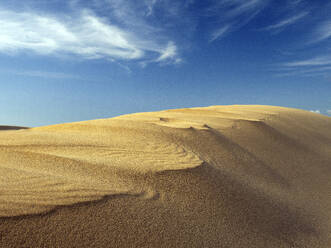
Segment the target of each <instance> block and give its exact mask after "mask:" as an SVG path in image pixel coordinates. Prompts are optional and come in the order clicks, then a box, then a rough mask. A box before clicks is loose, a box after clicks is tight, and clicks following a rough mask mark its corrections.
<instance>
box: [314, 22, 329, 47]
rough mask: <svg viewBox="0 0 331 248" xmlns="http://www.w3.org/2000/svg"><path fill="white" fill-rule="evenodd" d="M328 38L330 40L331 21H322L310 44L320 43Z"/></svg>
mask: <svg viewBox="0 0 331 248" xmlns="http://www.w3.org/2000/svg"><path fill="white" fill-rule="evenodd" d="M316 37H317V38H316ZM329 38H331V20H328V21H324V22H323V23H321V24H320V25H319V26H318V27H317V29H316V31H315V33H314V38H313V40H312V43H315V42H321V41H324V40H327V39H329Z"/></svg>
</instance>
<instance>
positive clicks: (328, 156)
mask: <svg viewBox="0 0 331 248" xmlns="http://www.w3.org/2000/svg"><path fill="white" fill-rule="evenodd" d="M330 178H331V118H330V117H327V116H323V115H319V114H316V113H311V112H307V111H303V110H297V109H290V108H283V107H273V106H258V105H256V106H253V105H249V106H244V105H234V106H210V107H204V108H191V109H176V110H166V111H160V112H152V113H137V114H130V115H124V116H119V117H115V118H111V119H99V120H92V121H83V122H76V123H68V124H59V125H53V126H45V127H38V128H30V129H22V130H17V131H14V130H10V131H8V130H2V131H0V186H1V187H0V246H1V247H271V248H272V247H275V248H276V247H277V248H278V247H307V248H308V247H309V248H314V247H318V248H323V247H325V248H327V247H330V246H331V235H330V233H331V207H330V206H331V195H330V192H331V180H330Z"/></svg>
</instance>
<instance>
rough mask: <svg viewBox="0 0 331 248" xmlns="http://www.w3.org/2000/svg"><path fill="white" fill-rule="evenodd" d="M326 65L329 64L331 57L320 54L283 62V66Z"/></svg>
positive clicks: (330, 63)
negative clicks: (305, 58)
mask: <svg viewBox="0 0 331 248" xmlns="http://www.w3.org/2000/svg"><path fill="white" fill-rule="evenodd" d="M327 65H331V57H328V56H320V57H315V58H312V59H307V60H297V61H293V62H287V63H284V64H283V66H285V67H302V66H327Z"/></svg>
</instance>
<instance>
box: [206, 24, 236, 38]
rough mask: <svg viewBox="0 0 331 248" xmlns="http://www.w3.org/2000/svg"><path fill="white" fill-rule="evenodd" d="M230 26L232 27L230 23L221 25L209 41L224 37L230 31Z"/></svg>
mask: <svg viewBox="0 0 331 248" xmlns="http://www.w3.org/2000/svg"><path fill="white" fill-rule="evenodd" d="M230 27H231V26H230V24H228V25H225V26H224V27H221V28H219V29H217V30H215V31H214V32H213V33H212V34H211V37H210V40H209V42H213V41H215V40H217V39H220V38H222V37H223V36H225V35H226V33H227V32H228V31H229V29H230Z"/></svg>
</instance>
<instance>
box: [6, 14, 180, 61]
mask: <svg viewBox="0 0 331 248" xmlns="http://www.w3.org/2000/svg"><path fill="white" fill-rule="evenodd" d="M168 44H169V41H168V42H165V41H164V40H161V39H160V40H157V39H153V38H149V39H148V38H146V37H144V36H143V35H139V34H137V33H135V32H133V31H130V30H127V29H125V28H121V27H119V26H118V25H115V24H113V23H110V22H109V21H107V19H105V18H101V17H98V16H96V15H95V14H94V13H93V12H92V11H87V10H83V11H81V12H80V13H79V14H78V16H77V17H75V18H73V17H72V16H69V15H68V16H65V18H61V19H60V18H59V17H55V16H52V15H40V14H37V13H32V12H15V11H10V10H0V52H2V53H9V54H13V53H18V52H30V53H31V52H32V53H34V54H41V55H60V56H61V55H74V56H79V57H82V58H85V59H99V58H103V59H109V60H143V59H146V58H148V59H150V58H151V57H155V58H159V59H158V61H162V60H166V59H169V60H170V59H174V60H175V59H177V53H176V52H177V48H176V45H175V43H173V42H172V43H171V46H172V53H171V56H170V55H168V56H164V51H165V49H167V47H168Z"/></svg>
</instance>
